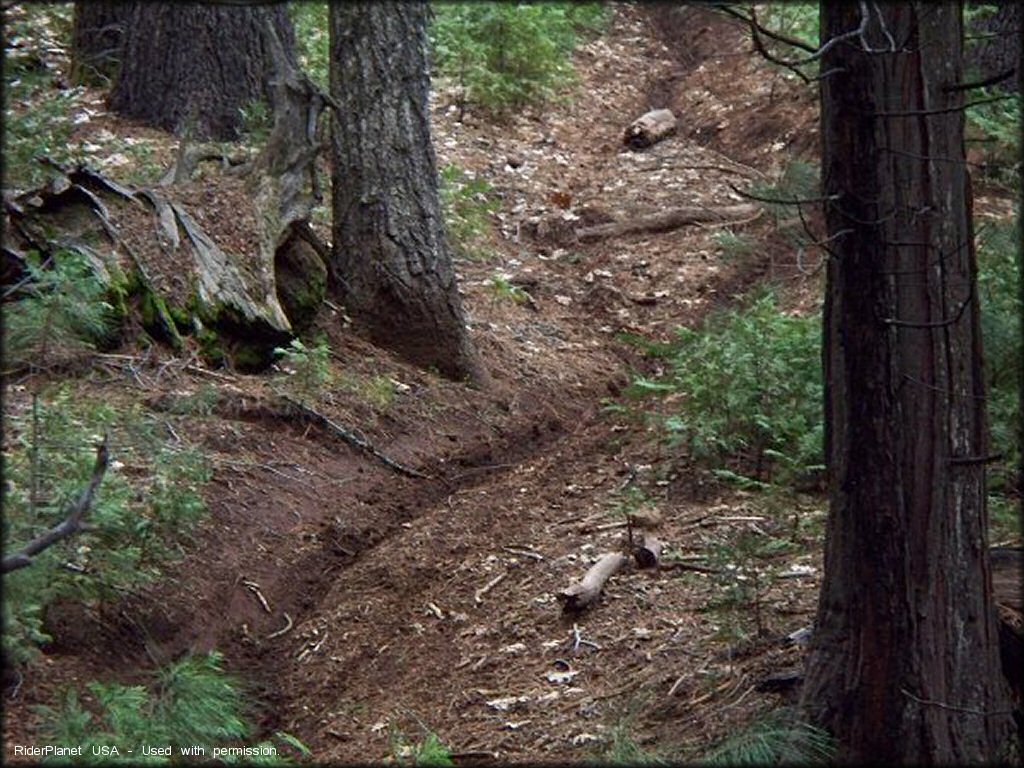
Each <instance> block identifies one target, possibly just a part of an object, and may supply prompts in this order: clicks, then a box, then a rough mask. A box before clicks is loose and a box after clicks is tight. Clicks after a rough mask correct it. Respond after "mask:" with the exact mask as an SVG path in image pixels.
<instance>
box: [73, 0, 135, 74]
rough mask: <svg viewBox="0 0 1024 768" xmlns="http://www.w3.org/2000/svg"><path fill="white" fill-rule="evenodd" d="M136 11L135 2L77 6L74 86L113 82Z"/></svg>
mask: <svg viewBox="0 0 1024 768" xmlns="http://www.w3.org/2000/svg"><path fill="white" fill-rule="evenodd" d="M134 8H135V2H134V1H133V0H93V1H92V2H81V1H80V2H77V3H75V13H74V22H73V27H72V31H71V80H72V82H75V83H92V82H97V81H107V82H109V81H111V80H113V79H114V78H115V77H116V76H117V70H118V68H119V66H120V64H121V56H122V52H123V42H124V35H125V28H126V26H127V24H128V20H129V19H130V18H131V14H132V10H133V9H134Z"/></svg>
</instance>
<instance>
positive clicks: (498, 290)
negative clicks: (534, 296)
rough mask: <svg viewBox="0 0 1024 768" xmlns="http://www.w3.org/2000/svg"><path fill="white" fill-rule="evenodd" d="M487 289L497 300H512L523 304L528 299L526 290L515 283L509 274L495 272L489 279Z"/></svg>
mask: <svg viewBox="0 0 1024 768" xmlns="http://www.w3.org/2000/svg"><path fill="white" fill-rule="evenodd" d="M487 289H488V290H489V291H490V292H491V294H492V295H493V296H494V298H495V300H506V301H512V302H515V303H516V304H521V303H522V302H524V301H526V300H527V296H526V291H524V290H523V289H522V288H520V287H519V286H518V285H513V284H512V283H511V281H510V280H509V278H508V275H505V274H502V273H501V272H495V273H494V274H493V275H491V277H490V279H489V280H488V281H487Z"/></svg>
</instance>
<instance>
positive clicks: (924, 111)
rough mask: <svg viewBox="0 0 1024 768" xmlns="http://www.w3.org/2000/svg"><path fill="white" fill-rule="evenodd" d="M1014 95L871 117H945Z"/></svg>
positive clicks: (873, 113)
mask: <svg viewBox="0 0 1024 768" xmlns="http://www.w3.org/2000/svg"><path fill="white" fill-rule="evenodd" d="M1014 98H1016V95H1006V96H992V97H990V98H987V99H977V100H976V101H968V102H966V103H965V104H960V105H959V106H956V107H945V108H943V109H907V110H903V111H897V112H885V111H883V112H872V113H870V116H871V117H921V116H923V115H946V114H949V113H950V112H961V111H963V110H965V109H968V108H969V107H977V106H979V105H981V104H991V103H993V102H996V101H1006V100H1007V99H1014Z"/></svg>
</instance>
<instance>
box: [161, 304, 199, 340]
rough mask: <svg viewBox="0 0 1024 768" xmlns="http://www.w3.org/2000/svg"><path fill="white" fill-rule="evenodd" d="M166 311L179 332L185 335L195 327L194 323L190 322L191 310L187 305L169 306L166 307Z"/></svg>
mask: <svg viewBox="0 0 1024 768" xmlns="http://www.w3.org/2000/svg"><path fill="white" fill-rule="evenodd" d="M167 311H168V313H169V314H170V316H171V320H173V321H174V326H175V327H176V328H177V329H178V332H179V333H182V334H185V335H188V334H190V333H192V331H193V330H194V329H195V324H194V323H193V322H192V311H191V310H190V309H188V308H187V307H174V306H171V307H168V308H167Z"/></svg>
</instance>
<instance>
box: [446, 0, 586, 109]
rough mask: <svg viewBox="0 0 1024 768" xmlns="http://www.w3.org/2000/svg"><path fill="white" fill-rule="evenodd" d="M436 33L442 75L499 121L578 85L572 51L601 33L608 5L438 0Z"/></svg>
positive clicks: (468, 98)
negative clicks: (587, 34)
mask: <svg viewBox="0 0 1024 768" xmlns="http://www.w3.org/2000/svg"><path fill="white" fill-rule="evenodd" d="M433 9H434V19H433V21H432V23H431V25H430V29H429V35H430V43H431V53H432V57H433V63H434V66H435V67H436V70H437V72H438V73H439V74H440V75H442V76H444V77H448V78H450V79H451V80H453V81H455V82H456V83H458V84H459V85H460V86H461V87H462V88H463V89H464V91H465V99H466V101H468V102H470V103H472V104H475V105H477V106H479V107H481V108H483V109H484V110H485V111H487V112H489V113H491V114H492V115H495V116H501V115H504V114H507V113H508V112H510V111H512V110H514V109H517V108H520V107H523V106H525V105H527V104H539V103H542V102H544V101H547V100H550V99H552V98H553V97H554V96H555V94H556V93H557V92H558V90H559V89H561V88H563V87H564V86H566V85H567V84H569V83H570V82H571V80H572V66H571V64H570V63H569V54H570V53H571V52H572V50H573V48H574V46H575V45H576V42H577V39H578V33H579V32H580V31H595V30H596V29H598V28H599V27H600V26H601V25H602V23H603V19H604V16H605V13H604V8H603V7H602V6H601V5H600V4H592V3H588V4H576V3H517V4H514V5H511V4H510V5H506V4H504V3H487V2H472V3H437V4H435V5H434V6H433Z"/></svg>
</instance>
